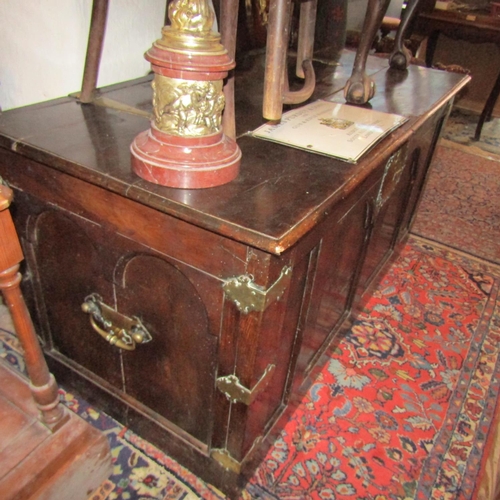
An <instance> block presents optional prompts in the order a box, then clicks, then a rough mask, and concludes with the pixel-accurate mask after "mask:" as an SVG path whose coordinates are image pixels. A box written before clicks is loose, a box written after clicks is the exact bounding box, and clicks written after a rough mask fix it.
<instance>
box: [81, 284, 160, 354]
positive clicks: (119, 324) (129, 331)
mask: <svg viewBox="0 0 500 500" xmlns="http://www.w3.org/2000/svg"><path fill="white" fill-rule="evenodd" d="M82 311H83V312H85V313H87V314H89V315H90V324H91V325H92V328H93V329H94V330H95V331H96V332H97V333H98V334H99V335H100V336H101V337H103V338H104V339H106V340H107V341H108V342H109V343H110V344H111V345H115V346H116V347H119V348H120V349H125V350H126V351H133V350H134V349H135V347H136V345H137V344H146V343H147V342H150V341H151V340H152V337H151V334H150V333H149V332H148V330H147V329H146V327H145V326H144V325H143V324H142V322H141V320H140V319H139V318H137V317H135V316H133V317H131V318H130V317H128V316H125V315H124V314H121V313H119V312H118V311H115V310H114V309H112V308H111V307H109V306H108V305H106V304H105V303H104V302H103V300H102V298H101V297H100V296H99V295H98V294H97V293H93V294H91V295H89V296H88V297H86V298H85V301H84V302H83V304H82Z"/></svg>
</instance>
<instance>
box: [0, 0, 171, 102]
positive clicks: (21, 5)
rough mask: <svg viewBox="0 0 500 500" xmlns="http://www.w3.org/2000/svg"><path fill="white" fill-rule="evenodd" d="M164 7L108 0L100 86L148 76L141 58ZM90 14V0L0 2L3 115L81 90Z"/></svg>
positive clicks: (155, 0) (158, 1) (159, 1)
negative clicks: (7, 111)
mask: <svg viewBox="0 0 500 500" xmlns="http://www.w3.org/2000/svg"><path fill="white" fill-rule="evenodd" d="M146 4H147V8H145V6H146ZM165 4H166V1H165V0H147V2H144V1H141V0H112V1H110V9H109V15H108V25H107V30H106V35H105V43H104V51H103V57H102V62H101V71H100V73H99V82H98V85H99V86H105V85H110V84H112V83H117V82H122V81H126V80H130V79H132V78H137V77H140V76H143V75H146V74H147V73H148V71H149V63H148V62H147V61H145V59H144V56H143V55H144V52H145V51H146V50H147V49H148V48H149V47H150V46H151V44H152V43H153V41H154V40H156V39H157V38H160V36H161V28H162V26H163V22H164V19H165ZM91 11H92V0H1V1H0V26H1V27H0V47H1V50H0V107H1V108H2V109H3V110H7V109H11V108H16V107H19V106H24V105H26V104H32V103H35V102H41V101H46V100H49V99H53V98H55V97H61V96H65V95H68V94H70V93H72V92H76V91H78V90H80V88H81V84H82V76H83V67H84V62H85V52H86V49H87V40H88V33H89V26H90V15H91Z"/></svg>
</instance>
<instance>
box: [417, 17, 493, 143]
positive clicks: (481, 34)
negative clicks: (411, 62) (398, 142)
mask: <svg viewBox="0 0 500 500" xmlns="http://www.w3.org/2000/svg"><path fill="white" fill-rule="evenodd" d="M416 31H417V32H418V33H420V34H422V35H425V36H428V37H429V38H428V42H427V50H426V54H425V64H426V65H427V67H429V68H430V67H432V63H433V61H434V54H435V51H436V46H437V42H438V39H439V36H440V35H441V34H443V35H446V36H448V37H450V38H452V39H454V40H466V41H468V42H471V43H488V42H491V43H496V44H497V45H498V46H500V19H499V18H497V17H493V16H485V15H480V14H474V13H466V12H448V11H441V10H434V11H432V12H425V13H422V14H420V16H419V19H418V22H417V27H416ZM491 64H495V66H498V67H499V71H498V76H497V79H496V81H495V83H494V85H493V87H492V89H491V92H490V94H489V96H488V99H487V100H486V103H485V105H484V107H483V110H482V112H481V115H480V117H479V121H478V124H477V127H476V131H475V134H474V139H475V140H476V141H478V140H479V139H480V137H481V130H482V128H483V125H484V122H485V121H487V120H489V119H491V114H492V112H493V108H494V107H495V103H496V101H497V99H498V95H499V94H500V61H498V60H492V61H491Z"/></svg>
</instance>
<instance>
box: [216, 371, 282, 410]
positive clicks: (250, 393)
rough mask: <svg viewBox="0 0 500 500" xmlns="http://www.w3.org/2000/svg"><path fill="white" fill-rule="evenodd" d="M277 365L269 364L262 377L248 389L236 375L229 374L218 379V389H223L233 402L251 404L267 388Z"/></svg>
mask: <svg viewBox="0 0 500 500" xmlns="http://www.w3.org/2000/svg"><path fill="white" fill-rule="evenodd" d="M275 368H276V367H275V365H268V366H267V368H266V369H265V371H264V373H263V374H262V377H260V379H259V381H258V382H257V383H256V384H255V385H254V386H253V388H252V389H248V388H247V387H245V386H244V385H243V384H242V383H241V382H240V379H239V378H238V377H237V376H236V375H227V376H226V377H219V378H218V379H217V381H216V384H217V389H219V391H221V392H222V393H223V394H224V395H225V396H226V397H227V399H229V401H231V403H243V404H244V405H247V406H249V405H251V404H252V403H253V401H254V400H255V398H256V397H257V396H258V395H259V394H260V393H261V392H262V391H263V390H264V389H265V388H266V386H267V384H268V383H269V380H270V379H271V376H272V374H273V371H274V369H275Z"/></svg>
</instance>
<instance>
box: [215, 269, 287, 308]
mask: <svg viewBox="0 0 500 500" xmlns="http://www.w3.org/2000/svg"><path fill="white" fill-rule="evenodd" d="M291 277H292V268H291V267H289V266H285V267H284V268H283V269H282V270H281V275H280V277H279V278H278V279H277V280H276V281H275V282H274V283H273V284H272V285H271V286H270V287H269V288H268V289H267V290H266V289H265V288H264V287H262V286H260V285H257V284H255V283H254V281H253V277H252V276H248V275H243V276H238V277H235V278H229V279H228V280H226V281H225V282H224V284H223V285H222V288H223V290H224V293H225V294H226V296H227V297H228V298H229V299H230V300H232V301H233V302H234V303H235V304H236V307H237V308H238V309H239V310H240V311H241V312H242V313H245V314H247V313H249V312H250V311H258V312H262V311H265V309H266V308H267V306H268V305H269V304H271V303H272V302H274V301H276V300H279V299H280V298H281V297H282V296H283V294H284V293H285V290H286V289H287V287H288V284H289V283H290V279H291Z"/></svg>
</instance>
